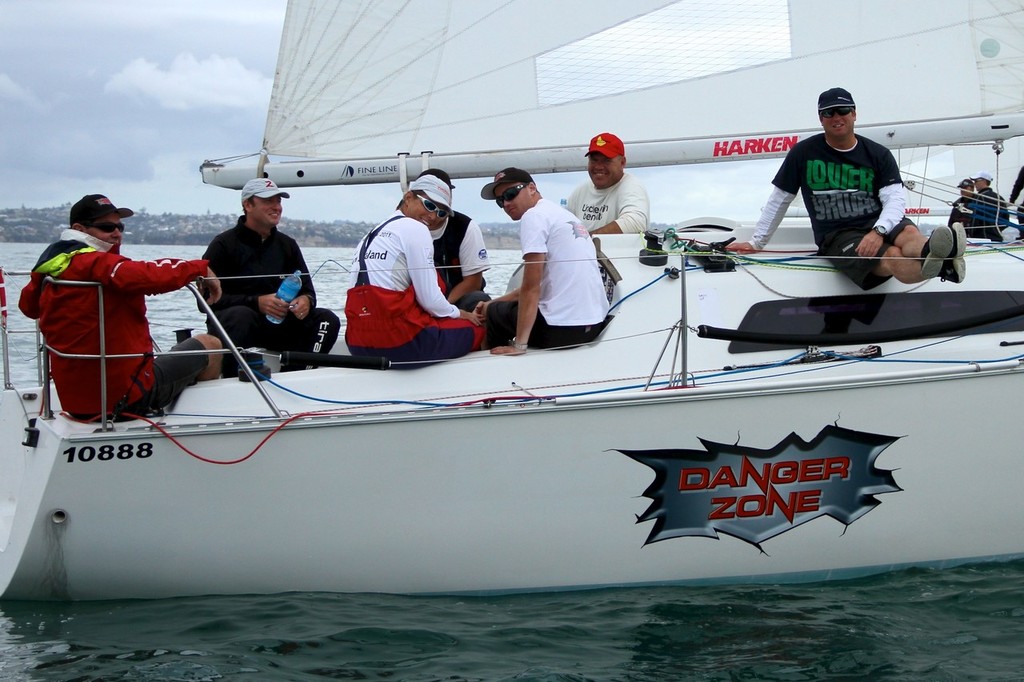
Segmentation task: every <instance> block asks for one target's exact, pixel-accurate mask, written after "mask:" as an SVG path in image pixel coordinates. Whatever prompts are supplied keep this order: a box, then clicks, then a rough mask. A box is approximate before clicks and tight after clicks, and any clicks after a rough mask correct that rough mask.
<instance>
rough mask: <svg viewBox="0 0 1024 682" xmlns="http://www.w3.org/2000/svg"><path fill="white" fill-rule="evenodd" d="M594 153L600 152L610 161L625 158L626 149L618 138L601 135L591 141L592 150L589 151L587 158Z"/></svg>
mask: <svg viewBox="0 0 1024 682" xmlns="http://www.w3.org/2000/svg"><path fill="white" fill-rule="evenodd" d="M594 152H600V153H601V154H604V155H605V156H607V157H608V158H609V159H614V158H615V157H616V156H625V155H626V147H625V145H623V144H622V140H620V139H619V138H618V136H616V135H612V134H611V133H600V134H599V135H595V136H594V138H593V139H592V140H590V149H588V150H587V153H586V156H590V155H591V154H593V153H594Z"/></svg>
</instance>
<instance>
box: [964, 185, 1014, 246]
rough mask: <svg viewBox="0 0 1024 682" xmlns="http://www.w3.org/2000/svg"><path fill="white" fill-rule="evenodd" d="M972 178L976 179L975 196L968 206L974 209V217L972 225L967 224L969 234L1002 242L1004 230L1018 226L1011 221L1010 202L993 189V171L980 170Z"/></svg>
mask: <svg viewBox="0 0 1024 682" xmlns="http://www.w3.org/2000/svg"><path fill="white" fill-rule="evenodd" d="M971 179H972V180H974V198H973V199H972V200H971V201H970V202H968V204H967V206H968V208H970V209H971V210H972V211H974V217H973V219H972V220H971V223H970V225H965V227H967V236H969V237H974V238H975V239H990V240H992V241H994V242H1001V241H1003V235H1002V231H1003V230H1005V229H1006V228H1007V227H1011V226H1013V227H1016V225H1013V224H1012V223H1011V222H1010V211H1009V209H1008V208H1007V206H1008V204H1007V203H1006V200H1005V199H1003V198H1002V197H1001V196H999V194H997V193H996V191H995V190H994V189H992V174H991V173H989V172H988V171H980V172H978V173H976V174H975V176H974V177H973V178H971Z"/></svg>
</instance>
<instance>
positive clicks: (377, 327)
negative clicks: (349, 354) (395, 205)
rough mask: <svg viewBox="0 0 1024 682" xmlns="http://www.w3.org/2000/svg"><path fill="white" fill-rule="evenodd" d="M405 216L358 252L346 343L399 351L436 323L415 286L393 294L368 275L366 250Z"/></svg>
mask: <svg viewBox="0 0 1024 682" xmlns="http://www.w3.org/2000/svg"><path fill="white" fill-rule="evenodd" d="M400 217H402V216H395V217H394V218H391V219H390V220H386V221H385V222H383V223H381V224H380V225H378V226H377V227H376V228H375V229H374V230H373V231H372V232H370V234H369V235H367V237H366V239H365V240H364V241H363V247H362V249H361V250H360V252H359V274H358V275H357V277H356V286H354V287H352V288H351V289H349V291H348V294H347V297H346V300H345V318H346V320H347V323H348V324H347V326H346V329H345V342H346V343H347V344H348V345H349V346H350V347H351V346H360V347H364V348H396V347H398V346H402V345H404V344H407V343H409V342H410V341H412V340H413V339H414V338H415V337H416V335H417V334H418V333H419V332H420V330H422V329H424V328H425V327H429V326H431V325H434V324H435V323H436V320H435V319H434V317H433V316H431V315H430V314H429V313H428V312H427V311H425V310H424V309H423V308H421V307H420V305H419V303H417V302H416V291H415V290H414V289H413V288H412V286H409V287H406V289H404V290H403V291H394V290H393V289H386V288H384V287H378V286H374V285H372V284H370V278H369V276H368V274H367V272H366V260H365V258H366V249H367V248H368V247H369V246H370V242H372V241H373V238H374V237H376V236H377V234H378V233H379V232H380V230H381V229H382V228H383V227H384V226H385V225H387V224H388V223H390V222H392V221H393V220H397V219H398V218H400Z"/></svg>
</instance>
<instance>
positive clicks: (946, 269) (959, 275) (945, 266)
mask: <svg viewBox="0 0 1024 682" xmlns="http://www.w3.org/2000/svg"><path fill="white" fill-rule="evenodd" d="M939 277H941V278H942V281H943V282H952V283H953V284H960V282H962V281H964V278H965V277H967V263H965V262H964V257H963V256H958V257H956V258H947V259H946V260H944V261H943V262H942V269H941V270H939Z"/></svg>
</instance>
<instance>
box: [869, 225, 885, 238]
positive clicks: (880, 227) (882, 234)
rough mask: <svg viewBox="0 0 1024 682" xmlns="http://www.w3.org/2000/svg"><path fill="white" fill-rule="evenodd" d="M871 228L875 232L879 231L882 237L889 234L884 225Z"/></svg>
mask: <svg viewBox="0 0 1024 682" xmlns="http://www.w3.org/2000/svg"><path fill="white" fill-rule="evenodd" d="M871 230H872V231H873V232H877V233H878V234H880V235H881V236H882V237H885V236H886V235H888V234H889V232H888V231H887V230H886V229H885V228H884V227H882V226H881V225H875V226H874V227H872V228H871Z"/></svg>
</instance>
